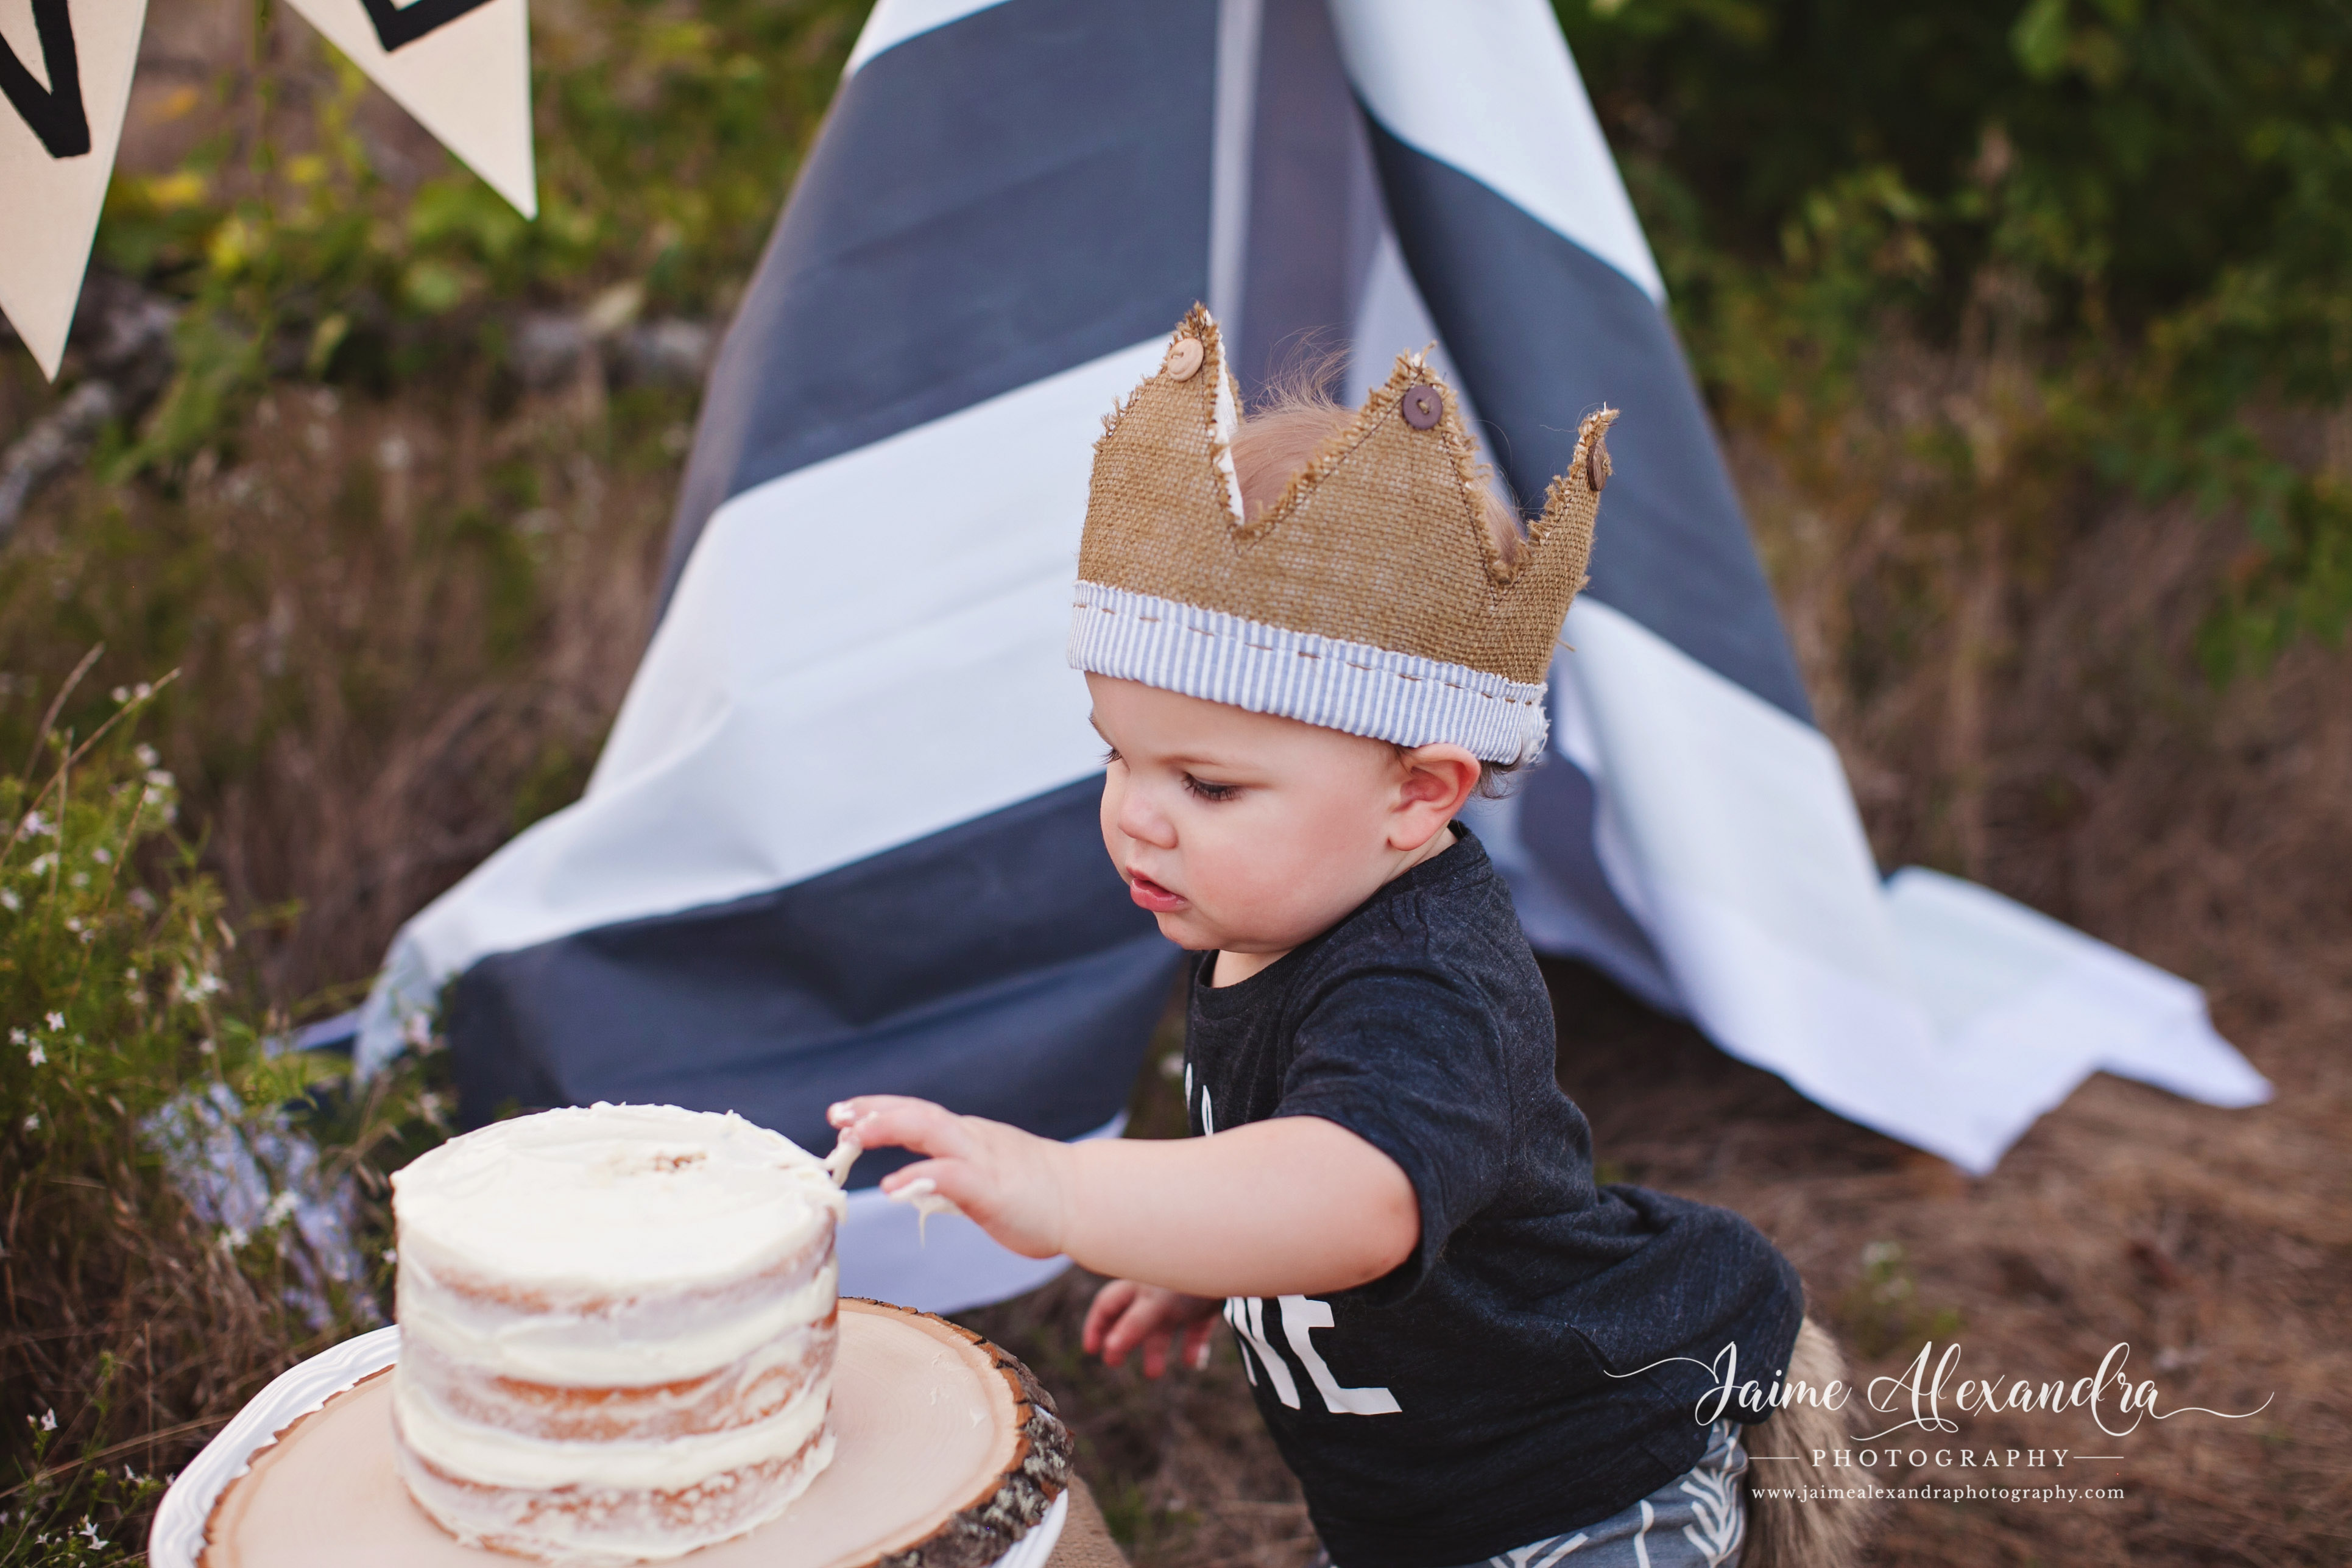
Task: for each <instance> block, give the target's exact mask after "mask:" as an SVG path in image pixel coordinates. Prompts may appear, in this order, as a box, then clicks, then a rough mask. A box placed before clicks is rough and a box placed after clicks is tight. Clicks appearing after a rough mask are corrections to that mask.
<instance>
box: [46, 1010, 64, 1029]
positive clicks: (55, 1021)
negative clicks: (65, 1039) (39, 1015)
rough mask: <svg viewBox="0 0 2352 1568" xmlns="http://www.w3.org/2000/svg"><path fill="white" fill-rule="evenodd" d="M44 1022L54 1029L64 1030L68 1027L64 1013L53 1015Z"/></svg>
mask: <svg viewBox="0 0 2352 1568" xmlns="http://www.w3.org/2000/svg"><path fill="white" fill-rule="evenodd" d="M42 1022H44V1023H46V1024H47V1025H48V1026H49V1027H50V1028H52V1029H62V1028H64V1027H65V1026H66V1016H65V1015H64V1014H63V1013H52V1014H50V1015H49V1016H47V1018H45V1019H43V1020H42Z"/></svg>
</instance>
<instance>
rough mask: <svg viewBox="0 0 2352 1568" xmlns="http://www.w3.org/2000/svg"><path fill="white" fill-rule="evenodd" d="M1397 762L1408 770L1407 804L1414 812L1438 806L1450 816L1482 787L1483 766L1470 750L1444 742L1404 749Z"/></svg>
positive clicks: (1404, 800)
mask: <svg viewBox="0 0 2352 1568" xmlns="http://www.w3.org/2000/svg"><path fill="white" fill-rule="evenodd" d="M1397 763H1398V765H1399V766H1401V767H1402V768H1403V769H1404V780H1403V796H1402V799H1403V804H1404V805H1406V806H1407V807H1408V808H1410V809H1427V808H1428V807H1431V806H1435V807H1438V808H1440V809H1441V810H1443V811H1444V814H1445V815H1446V816H1453V815H1454V813H1455V812H1456V811H1459V810H1460V809H1462V803H1463V802H1464V801H1466V800H1468V799H1469V798H1470V795H1471V793H1472V792H1473V791H1475V789H1476V788H1477V787H1478V775H1479V773H1480V772H1481V771H1482V767H1483V764H1481V763H1479V761H1478V758H1477V757H1476V755H1475V753H1473V752H1471V751H1470V750H1469V748H1467V747H1465V746H1456V745H1454V744H1452V743H1450V742H1443V741H1441V742H1436V743H1434V744H1432V745H1427V746H1414V747H1412V748H1409V749H1401V750H1400V751H1399V752H1397Z"/></svg>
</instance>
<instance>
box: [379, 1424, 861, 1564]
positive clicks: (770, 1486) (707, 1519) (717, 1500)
mask: <svg viewBox="0 0 2352 1568" xmlns="http://www.w3.org/2000/svg"><path fill="white" fill-rule="evenodd" d="M832 1458H833V1436H832V1434H831V1433H830V1432H828V1431H825V1430H824V1429H822V1428H820V1429H819V1430H817V1431H815V1432H813V1433H811V1434H810V1435H809V1436H807V1437H806V1438H805V1439H804V1440H803V1443H802V1445H801V1446H800V1447H798V1448H797V1449H795V1450H794V1451H793V1452H792V1453H789V1454H783V1455H779V1456H775V1457H772V1458H765V1459H761V1460H757V1461H755V1462H752V1463H750V1464H747V1465H744V1466H741V1467H740V1468H734V1469H730V1470H724V1471H720V1472H719V1473H716V1474H713V1475H709V1476H706V1477H704V1478H703V1479H699V1480H697V1481H695V1482H693V1483H691V1484H689V1485H687V1486H684V1487H679V1488H675V1489H659V1488H644V1487H626V1486H606V1485H602V1484H598V1483H593V1482H583V1483H580V1484H576V1485H572V1486H566V1487H562V1488H557V1489H545V1488H506V1487H498V1486H485V1485H482V1484H480V1483H479V1482H477V1481H467V1480H460V1479H457V1478H456V1477H455V1476H452V1475H450V1474H449V1473H447V1472H446V1471H445V1470H444V1469H442V1468H441V1467H439V1466H438V1465H436V1464H434V1463H433V1462H432V1461H431V1460H429V1459H426V1458H423V1457H422V1456H421V1455H419V1454H417V1453H416V1452H415V1449H414V1448H413V1447H409V1446H406V1445H403V1446H402V1447H399V1448H398V1449H397V1450H396V1453H395V1462H396V1464H397V1465H398V1467H399V1470H400V1476H401V1479H402V1480H403V1481H404V1482H405V1483H406V1485H407V1487H408V1491H409V1495H410V1496H412V1497H414V1498H415V1500H416V1502H417V1505H418V1506H419V1507H420V1508H422V1509H424V1510H425V1512H426V1513H427V1514H428V1515H430V1516H431V1517H432V1518H433V1520H434V1521H435V1522H436V1523H438V1524H439V1525H440V1526H441V1528H442V1529H444V1530H446V1531H448V1532H449V1533H450V1534H452V1535H454V1536H456V1537H457V1539H458V1540H459V1541H462V1542H467V1543H468V1544H474V1545H481V1546H487V1547H488V1548H490V1549H491V1550H493V1551H497V1552H516V1553H520V1554H521V1555H525V1556H530V1557H541V1558H552V1559H555V1560H557V1561H559V1562H562V1563H565V1564H567V1565H579V1568H618V1565H620V1564H625V1563H643V1562H650V1561H656V1560H660V1559H666V1558H672V1557H683V1556H685V1555H686V1554H687V1553H688V1552H695V1551H698V1550H700V1549H701V1548H703V1547H705V1546H709V1545H712V1544H714V1543H716V1542H721V1541H725V1540H727V1539H728V1538H729V1537H730V1536H735V1535H740V1534H741V1533H743V1532H744V1531H750V1530H754V1529H757V1528H758V1527H759V1526H760V1525H761V1524H764V1523H766V1522H767V1521H769V1520H772V1519H773V1518H775V1517H776V1516H777V1515H778V1514H780V1513H782V1512H783V1511H784V1510H785V1509H787V1508H789V1507H790V1506H792V1503H793V1500H794V1499H796V1498H798V1497H799V1496H800V1495H801V1493H803V1491H805V1490H807V1489H808V1485H809V1483H810V1482H811V1481H812V1480H814V1479H816V1476H817V1474H818V1472H819V1471H821V1470H823V1469H824V1468H825V1466H826V1465H827V1464H828V1463H830V1462H831V1460H832Z"/></svg>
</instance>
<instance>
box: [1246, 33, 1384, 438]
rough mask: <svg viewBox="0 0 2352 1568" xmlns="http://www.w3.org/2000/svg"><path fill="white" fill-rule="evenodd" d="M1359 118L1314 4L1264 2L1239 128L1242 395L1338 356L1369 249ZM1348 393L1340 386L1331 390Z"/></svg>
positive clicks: (1255, 394) (1372, 227)
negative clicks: (1245, 127)
mask: <svg viewBox="0 0 2352 1568" xmlns="http://www.w3.org/2000/svg"><path fill="white" fill-rule="evenodd" d="M1381 222H1382V218H1381V196H1380V185H1379V181H1378V177H1377V176H1376V175H1375V174H1373V172H1372V154H1371V148H1370V146H1369V145H1368V144H1367V143H1366V142H1365V140H1364V128H1363V116H1362V115H1360V114H1359V113H1358V112H1357V110H1356V98H1355V94H1354V93H1353V92H1352V91H1351V90H1350V89H1349V86H1348V77H1347V73H1346V71H1345V70H1344V69H1342V68H1341V67H1340V64H1339V41H1338V39H1337V38H1336V37H1333V35H1332V32H1331V13H1330V8H1329V6H1328V5H1327V4H1326V3H1325V0H1265V10H1264V13H1263V22H1262V26H1261V28H1260V31H1259V35H1258V66H1257V105H1256V114H1255V118H1254V122H1253V125H1252V129H1251V132H1250V185H1249V236H1248V246H1247V250H1246V253H1245V257H1244V286H1243V289H1242V310H1241V341H1240V342H1239V344H1238V345H1237V346H1236V347H1235V349H1234V379H1235V380H1237V381H1239V382H1240V383H1241V387H1242V395H1243V397H1244V400H1246V401H1250V402H1255V401H1257V400H1259V399H1260V398H1262V397H1263V396H1264V395H1265V391H1266V388H1267V386H1268V384H1270V383H1272V382H1276V381H1278V380H1279V379H1280V378H1281V377H1283V376H1284V375H1286V374H1289V373H1290V372H1292V371H1293V370H1294V369H1295V368H1296V367H1297V366H1299V365H1301V364H1307V363H1314V361H1315V359H1316V357H1317V356H1318V354H1328V353H1339V352H1342V351H1344V350H1345V349H1346V348H1347V345H1348V329H1349V325H1350V324H1351V323H1352V322H1353V321H1355V319H1356V302H1357V300H1359V299H1360V298H1361V297H1362V295H1363V287H1364V276H1365V274H1366V272H1367V271H1369V270H1370V267H1371V259H1372V251H1373V248H1374V247H1376V246H1377V245H1378V244H1379V243H1380V237H1381ZM1360 392H1361V389H1360V388H1355V389H1343V395H1360Z"/></svg>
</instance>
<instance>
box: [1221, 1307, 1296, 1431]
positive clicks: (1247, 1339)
mask: <svg viewBox="0 0 2352 1568" xmlns="http://www.w3.org/2000/svg"><path fill="white" fill-rule="evenodd" d="M1225 1321H1226V1322H1228V1323H1231V1324H1232V1325H1233V1326H1234V1334H1235V1335H1236V1336H1237V1337H1239V1339H1240V1340H1241V1342H1242V1370H1243V1371H1244V1372H1246V1373H1249V1380H1250V1381H1251V1382H1252V1383H1255V1382H1256V1381H1257V1373H1255V1371H1252V1370H1251V1367H1250V1362H1251V1360H1252V1355H1251V1352H1256V1354H1255V1359H1256V1361H1257V1362H1258V1363H1260V1364H1262V1365H1263V1366H1264V1367H1265V1374H1266V1376H1267V1377H1269V1378H1271V1379H1273V1380H1274V1396H1275V1397H1276V1399H1279V1400H1281V1401H1282V1403H1283V1404H1284V1405H1286V1406H1287V1407H1288V1408H1290V1409H1292V1410H1296V1409H1297V1408H1298V1407H1299V1406H1298V1383H1297V1379H1295V1378H1293V1377H1292V1376H1291V1375H1290V1363H1287V1362H1286V1361H1284V1360H1283V1359H1282V1358H1281V1357H1280V1356H1278V1355H1276V1354H1275V1353H1274V1347H1273V1346H1272V1345H1270V1344H1268V1343H1266V1342H1265V1301H1264V1300H1260V1299H1259V1298H1257V1297H1255V1296H1228V1297H1226V1298H1225Z"/></svg>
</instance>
